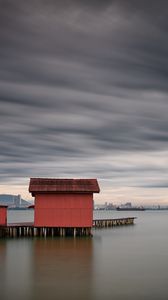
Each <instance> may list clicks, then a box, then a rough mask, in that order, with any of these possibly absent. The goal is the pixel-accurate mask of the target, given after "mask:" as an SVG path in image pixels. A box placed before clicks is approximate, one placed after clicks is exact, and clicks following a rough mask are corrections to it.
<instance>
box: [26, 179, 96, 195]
mask: <svg viewBox="0 0 168 300" xmlns="http://www.w3.org/2000/svg"><path fill="white" fill-rule="evenodd" d="M29 192H30V193H32V195H34V194H36V193H99V192H100V188H99V185H98V182H97V179H51V178H30V184H29Z"/></svg>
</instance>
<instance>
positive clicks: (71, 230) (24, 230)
mask: <svg viewBox="0 0 168 300" xmlns="http://www.w3.org/2000/svg"><path fill="white" fill-rule="evenodd" d="M134 219H135V217H127V218H117V219H96V220H93V228H95V229H100V228H109V227H114V226H123V225H133V224H134ZM91 229H92V228H91V227H78V228H76V227H36V226H34V223H11V224H10V223H9V224H7V225H1V226H0V238H5V237H10V238H16V237H44V238H45V237H65V236H73V237H77V236H79V237H82V236H83V237H85V236H92V232H91Z"/></svg>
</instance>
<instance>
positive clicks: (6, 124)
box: [0, 0, 168, 188]
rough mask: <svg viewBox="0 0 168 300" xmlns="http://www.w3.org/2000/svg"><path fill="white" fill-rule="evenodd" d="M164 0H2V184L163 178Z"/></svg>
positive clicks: (160, 181)
mask: <svg viewBox="0 0 168 300" xmlns="http://www.w3.org/2000/svg"><path fill="white" fill-rule="evenodd" d="M167 6H168V5H167V2H166V1H159V2H158V1H148V2H147V3H146V2H145V1H131V0H130V1H120V0H118V1H110V0H109V1H49V0H48V1H40V0H39V1H35V2H34V1H28V2H26V1H19V0H16V1H11V0H5V1H0V41H1V47H0V66H1V68H0V137H1V139H0V164H1V168H0V179H1V183H2V184H3V183H7V182H9V180H10V181H12V182H14V183H16V181H17V182H19V180H20V181H22V180H21V179H19V178H25V182H26V180H27V178H28V177H29V176H54V177H63V176H73V177H87V176H91V177H98V178H100V180H103V179H106V180H109V179H110V178H111V179H112V180H113V184H114V185H116V186H119V185H120V186H137V187H139V186H142V187H143V186H144V187H147V186H148V187H151V186H153V183H151V181H154V185H156V186H160V185H165V182H167V181H166V180H167V178H166V176H167V173H166V169H165V164H164V163H163V161H164V155H166V154H167V151H168V143H167V142H168V136H167V132H168V121H167V115H168V103H167V102H168V100H167V99H168V98H167V94H168V88H167V75H168V68H167V65H168V63H167V51H168V42H167V25H168V24H167V8H168V7H167ZM120 155H121V158H122V159H121V161H120V159H119V156H120ZM134 155H135V156H136V155H138V159H137V160H135V161H134V163H133V166H132V165H131V166H130V157H132V156H134ZM149 156H150V157H153V160H152V162H150V166H149V165H148V161H147V160H146V157H149ZM107 157H108V161H106V158H107ZM139 157H140V159H139ZM156 159H157V164H158V165H157V167H156V165H155V164H156V161H155V160H156ZM123 160H124V162H125V163H124V164H123ZM165 160H166V158H165ZM143 161H145V163H144V162H143ZM116 162H117V165H116ZM152 164H153V166H152ZM138 174H139V175H138ZM144 174H146V178H145V179H143V176H144ZM149 174H150V176H149ZM110 184H111V183H110ZM106 188H107V186H106Z"/></svg>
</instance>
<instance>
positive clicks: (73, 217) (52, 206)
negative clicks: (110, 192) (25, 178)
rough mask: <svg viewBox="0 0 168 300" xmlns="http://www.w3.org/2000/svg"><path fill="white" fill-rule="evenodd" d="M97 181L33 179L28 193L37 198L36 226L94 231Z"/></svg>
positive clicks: (97, 191)
mask: <svg viewBox="0 0 168 300" xmlns="http://www.w3.org/2000/svg"><path fill="white" fill-rule="evenodd" d="M99 191H100V189H99V185H98V182H97V180H96V179H48V178H31V179H30V185H29V192H30V193H31V194H32V196H33V197H35V207H34V208H35V212H34V226H35V227H53V228H55V227H57V228H58V227H59V228H64V229H65V228H73V229H74V228H91V227H92V224H93V193H99Z"/></svg>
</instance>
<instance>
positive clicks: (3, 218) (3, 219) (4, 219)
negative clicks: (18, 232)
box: [0, 205, 8, 226]
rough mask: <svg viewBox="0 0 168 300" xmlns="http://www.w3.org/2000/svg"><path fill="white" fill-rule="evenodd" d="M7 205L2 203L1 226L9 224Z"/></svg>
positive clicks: (0, 211)
mask: <svg viewBox="0 0 168 300" xmlns="http://www.w3.org/2000/svg"><path fill="white" fill-rule="evenodd" d="M7 208H8V206H7V205H0V226H6V225H7Z"/></svg>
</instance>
